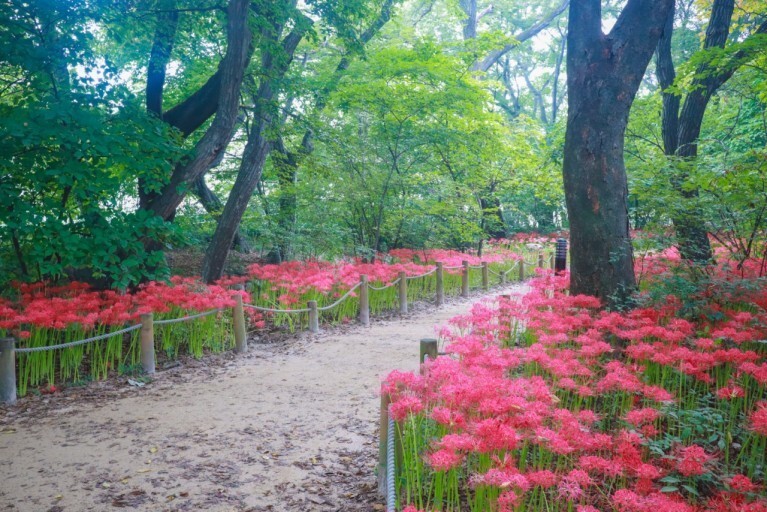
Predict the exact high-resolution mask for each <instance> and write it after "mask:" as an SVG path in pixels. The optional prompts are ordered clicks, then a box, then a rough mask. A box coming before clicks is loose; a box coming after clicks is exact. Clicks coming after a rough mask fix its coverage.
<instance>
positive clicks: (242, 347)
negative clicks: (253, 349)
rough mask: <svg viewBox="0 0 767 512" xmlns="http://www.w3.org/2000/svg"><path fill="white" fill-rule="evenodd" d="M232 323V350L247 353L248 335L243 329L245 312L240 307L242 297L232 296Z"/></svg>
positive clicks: (238, 295)
mask: <svg viewBox="0 0 767 512" xmlns="http://www.w3.org/2000/svg"><path fill="white" fill-rule="evenodd" d="M232 323H233V324H234V325H233V327H234V350H235V351H237V352H238V353H240V354H242V353H243V352H247V351H248V333H247V330H246V329H245V310H244V309H243V307H242V295H240V294H239V293H237V294H235V295H234V307H233V308H232Z"/></svg>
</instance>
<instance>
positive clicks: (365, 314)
mask: <svg viewBox="0 0 767 512" xmlns="http://www.w3.org/2000/svg"><path fill="white" fill-rule="evenodd" d="M360 323H361V324H362V325H364V326H365V327H367V326H368V325H370V296H369V290H368V276H366V275H365V274H362V275H360Z"/></svg>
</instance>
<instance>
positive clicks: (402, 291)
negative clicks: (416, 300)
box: [399, 272, 407, 315]
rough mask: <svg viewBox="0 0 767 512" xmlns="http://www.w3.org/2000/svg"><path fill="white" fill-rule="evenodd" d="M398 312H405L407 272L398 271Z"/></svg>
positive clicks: (402, 313)
mask: <svg viewBox="0 0 767 512" xmlns="http://www.w3.org/2000/svg"><path fill="white" fill-rule="evenodd" d="M399 312H400V314H401V315H404V314H405V313H407V274H405V272H400V273H399Z"/></svg>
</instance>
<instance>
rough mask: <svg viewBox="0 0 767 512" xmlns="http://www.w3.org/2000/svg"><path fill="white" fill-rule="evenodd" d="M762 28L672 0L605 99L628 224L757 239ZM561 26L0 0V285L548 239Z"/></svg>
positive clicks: (138, 277)
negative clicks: (616, 117) (638, 58)
mask: <svg viewBox="0 0 767 512" xmlns="http://www.w3.org/2000/svg"><path fill="white" fill-rule="evenodd" d="M626 3H627V2H625V1H615V2H602V7H601V18H600V19H601V25H602V31H603V32H609V31H610V29H611V27H612V26H613V25H615V24H616V22H617V23H618V26H619V27H620V24H621V22H620V20H621V19H623V18H621V17H620V15H621V12H622V10H623V9H624V7H625V6H626ZM764 20H765V8H764V6H763V3H762V2H758V1H748V0H742V1H738V2H721V1H713V2H712V1H705V0H679V1H677V2H675V8H674V9H672V11H671V13H670V14H669V19H668V21H666V22H665V30H664V31H663V34H662V35H660V40H659V43H658V45H657V47H656V45H654V44H653V45H652V48H651V49H650V51H651V52H652V53H653V62H651V63H650V64H649V66H647V69H646V72H643V73H644V74H643V76H642V77H641V80H639V81H638V82H637V87H638V90H637V92H636V97H635V99H634V101H633V104H630V106H631V109H630V116H629V118H628V125H627V128H626V137H625V153H624V154H623V157H624V158H625V169H626V176H627V183H628V207H629V211H628V220H629V222H630V226H631V228H633V229H652V230H653V232H655V233H656V234H661V235H662V236H661V238H662V239H663V241H662V242H661V243H666V244H678V245H679V246H680V247H681V248H682V249H683V252H684V250H686V251H687V254H688V255H689V256H690V257H691V258H692V259H695V258H705V257H706V254H707V253H706V250H708V249H707V248H706V247H703V248H701V247H700V246H699V244H700V242H701V240H702V239H703V240H705V241H706V243H707V240H708V238H707V237H708V236H709V235H710V236H712V237H713V239H715V240H718V241H719V242H720V243H721V244H723V245H724V246H725V247H727V248H728V249H729V250H730V251H731V252H732V254H734V255H735V256H736V258H741V259H744V258H748V257H766V256H767V253H765V249H766V248H767V245H766V244H765V242H767V237H765V213H767V195H765V194H764V189H765V183H766V180H765V176H766V174H765V173H767V167H766V164H765V162H767V158H765V156H766V155H765V151H766V148H767V121H766V119H767V110H766V108H765V107H766V106H767V80H765V78H766V77H767V60H766V59H767V51H765V48H767V40H766V39H765V37H767V36H765V21H764ZM570 25H572V24H571V23H569V20H568V2H567V1H564V2H562V1H552V0H536V1H533V2H519V1H515V0H500V1H497V2H492V4H491V3H489V2H481V1H478V0H407V1H400V0H397V1H395V0H350V1H344V2H337V1H331V0H308V1H305V2H294V1H290V0H277V1H270V0H253V1H249V2H248V1H244V0H240V1H231V2H228V3H224V2H216V1H204V2H189V1H184V0H151V1H150V0H133V1H127V0H126V1H119V2H104V1H100V0H62V1H51V0H48V1H34V0H33V1H25V2H21V1H16V0H9V1H7V2H2V3H1V4H0V55H2V57H0V117H2V120H3V122H2V123H1V124H0V232H2V238H1V239H0V280H2V281H3V282H8V281H10V280H22V281H36V280H43V279H48V280H58V279H65V278H71V279H81V280H82V279H85V280H89V281H91V282H100V283H102V284H103V285H104V286H111V287H117V288H126V287H130V286H133V285H136V284H137V283H140V282H142V281H146V280H151V279H164V278H167V276H168V275H169V271H168V268H167V265H166V262H165V255H166V253H168V252H169V251H175V250H178V249H181V248H187V249H189V250H191V251H194V252H197V253H198V254H200V255H201V260H202V263H201V264H200V268H199V269H198V272H200V273H202V275H203V278H204V279H206V280H208V281H212V280H215V279H218V278H220V277H221V276H222V275H223V273H224V272H225V261H226V258H227V255H228V253H229V251H230V250H231V249H234V250H237V251H240V252H252V253H255V254H257V255H258V256H259V257H262V258H264V259H269V260H271V261H284V260H288V259H306V258H316V257H322V258H326V259H332V258H337V257H341V256H351V257H363V258H375V257H376V255H377V254H378V253H380V252H382V251H387V250H391V249H397V248H402V247H407V248H426V247H441V248H451V249H460V250H466V249H469V248H472V249H475V250H479V251H481V250H482V248H483V244H485V243H486V242H487V241H488V240H491V239H499V238H509V237H513V236H514V235H515V234H517V233H523V232H532V231H537V232H541V233H554V234H556V233H566V232H567V230H568V229H569V228H570V222H569V221H568V216H567V208H566V206H565V195H564V190H563V179H562V168H563V160H564V159H565V132H566V124H567V120H568V109H567V105H568V99H570V100H572V99H573V96H572V94H573V93H572V91H571V92H570V93H568V90H567V87H568V75H567V69H566V64H567V61H566V55H567V45H568V44H571V43H568V37H570V38H571V39H572V37H573V34H572V33H569V32H568V30H569V29H568V27H569V26H570ZM715 29H716V30H715ZM570 30H572V29H570ZM610 33H612V32H610ZM571 86H572V84H571ZM674 102H676V103H674ZM674 105H676V106H674ZM695 123H697V127H698V129H697V131H696V130H695ZM685 130H686V131H685ZM672 132H673V135H672ZM693 148H694V151H692V149H693ZM701 236H702V237H703V238H701ZM696 244H698V245H696ZM685 248H686V249H685ZM709 251H710V250H709ZM203 255H204V256H203Z"/></svg>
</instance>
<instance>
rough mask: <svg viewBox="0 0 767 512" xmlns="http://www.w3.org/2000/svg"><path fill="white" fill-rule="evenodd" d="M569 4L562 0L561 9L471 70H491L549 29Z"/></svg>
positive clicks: (518, 35)
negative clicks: (512, 52)
mask: <svg viewBox="0 0 767 512" xmlns="http://www.w3.org/2000/svg"><path fill="white" fill-rule="evenodd" d="M569 3H570V0H562V3H561V4H560V5H559V7H557V8H556V9H554V10H553V11H552V12H550V13H549V14H548V16H546V17H545V18H543V19H542V20H541V21H539V22H538V23H536V24H535V25H533V26H532V27H530V28H528V29H526V30H523V31H522V32H520V33H519V34H517V35H515V36H514V40H515V42H514V43H512V44H507V45H506V46H504V47H503V48H501V49H500V50H493V51H492V52H490V54H489V55H488V56H487V57H485V58H484V59H482V60H481V61H478V62H475V63H474V65H473V66H472V68H471V69H472V71H487V70H488V69H490V67H491V66H492V65H493V64H495V63H496V62H498V59H500V58H501V57H503V56H504V55H505V54H507V53H508V52H509V51H511V50H512V49H514V48H516V47H517V46H518V45H519V44H520V43H522V42H524V41H527V40H528V39H530V38H531V37H533V36H535V35H536V34H538V32H540V31H541V30H543V29H545V28H546V27H548V26H549V25H551V22H552V21H554V19H555V18H556V17H557V16H559V15H560V14H562V13H563V12H565V9H567V6H568V4H569ZM575 3H576V4H578V3H583V4H589V3H594V2H593V0H588V1H586V0H578V1H577V2H575ZM596 4H597V6H599V0H597V1H596ZM597 19H599V9H598V8H597Z"/></svg>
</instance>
